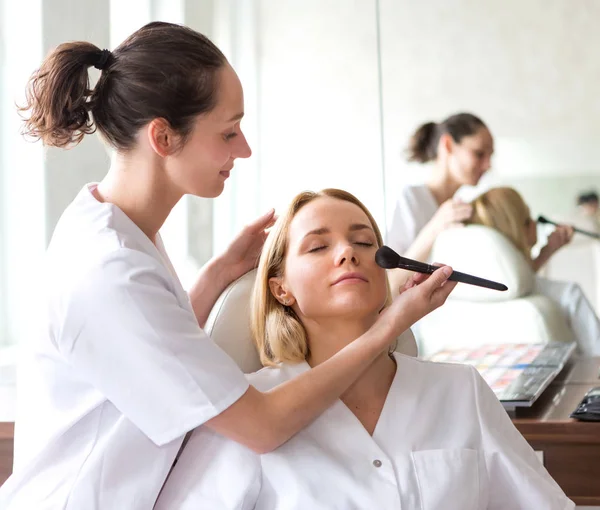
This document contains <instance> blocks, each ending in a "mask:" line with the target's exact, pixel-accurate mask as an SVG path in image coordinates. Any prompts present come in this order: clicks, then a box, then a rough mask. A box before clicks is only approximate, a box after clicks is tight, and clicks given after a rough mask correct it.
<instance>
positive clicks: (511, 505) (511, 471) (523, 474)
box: [471, 368, 575, 510]
mask: <svg viewBox="0 0 600 510" xmlns="http://www.w3.org/2000/svg"><path fill="white" fill-rule="evenodd" d="M471 370H472V372H471V373H472V376H473V384H474V387H475V404H476V406H477V411H478V416H479V423H480V427H481V442H482V449H483V453H484V456H485V462H486V468H487V472H488V484H489V503H488V507H487V508H488V510H508V509H517V508H544V509H545V510H571V509H574V508H575V505H574V504H573V502H572V501H570V500H569V499H568V498H567V497H566V496H565V494H564V492H563V491H562V489H561V488H560V487H559V486H558V484H557V483H556V482H555V481H554V480H553V479H552V477H551V476H550V475H549V474H548V472H547V471H546V469H545V468H544V466H543V465H542V463H541V462H540V461H539V459H538V457H537V456H536V455H535V453H534V451H533V449H532V448H531V447H530V446H529V444H527V442H526V441H525V439H524V438H523V436H522V435H521V434H520V433H519V431H518V430H517V429H516V428H515V426H514V425H513V423H512V422H511V420H510V418H509V417H508V414H507V413H506V411H505V410H504V408H503V407H502V404H501V403H500V401H499V400H498V398H497V397H496V395H494V392H493V391H492V390H491V389H490V387H489V386H488V385H487V383H486V382H485V381H484V380H483V378H482V377H481V376H480V375H479V373H478V372H477V370H476V369H475V368H472V369H471Z"/></svg>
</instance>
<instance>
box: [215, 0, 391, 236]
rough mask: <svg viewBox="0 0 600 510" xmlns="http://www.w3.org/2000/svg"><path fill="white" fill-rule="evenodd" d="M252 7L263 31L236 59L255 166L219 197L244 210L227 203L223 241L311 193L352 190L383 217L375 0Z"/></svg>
mask: <svg viewBox="0 0 600 510" xmlns="http://www.w3.org/2000/svg"><path fill="white" fill-rule="evenodd" d="M241 3H242V4H244V3H246V4H248V2H241ZM250 3H251V6H250V7H249V9H250V8H251V13H252V17H251V18H245V19H244V20H241V22H240V23H241V24H242V25H244V24H247V23H248V19H251V20H253V22H254V24H255V25H254V31H253V33H252V34H250V35H249V36H248V37H249V38H248V39H246V41H242V42H241V43H238V45H237V48H239V47H240V44H242V45H243V44H244V43H245V45H246V51H245V52H243V51H242V50H241V49H240V50H239V51H237V52H236V50H235V48H236V47H234V48H231V49H230V50H229V52H228V56H229V57H230V60H231V61H232V63H233V65H234V67H236V69H238V72H239V73H240V76H241V80H242V83H243V85H244V87H245V90H246V103H247V105H248V103H250V105H251V112H252V113H254V112H256V114H255V117H252V116H251V115H248V119H245V120H244V121H243V123H242V128H243V129H246V126H247V125H248V126H249V128H250V132H249V133H247V134H248V135H249V136H248V138H249V142H250V143H251V146H252V148H253V150H254V155H253V156H252V160H254V163H253V165H254V166H252V167H248V166H247V165H249V164H250V162H248V163H246V162H239V163H236V167H235V169H234V172H233V174H232V182H231V183H230V185H231V186H230V187H231V188H234V189H235V188H236V186H237V188H238V189H237V193H234V196H233V197H231V196H230V197H229V199H228V198H227V193H226V194H225V196H224V197H223V199H218V201H225V200H229V202H230V203H231V204H232V205H231V207H233V208H237V211H238V213H237V215H236V218H235V219H234V220H231V218H229V221H225V220H226V218H227V215H228V214H231V207H227V208H225V207H219V206H218V207H217V224H218V225H219V228H221V227H222V226H223V225H224V228H225V229H226V234H223V235H222V237H221V240H220V242H219V240H217V244H218V245H220V246H222V245H223V244H224V240H225V238H227V237H228V235H231V234H232V233H233V232H235V231H236V230H237V229H238V228H239V227H240V226H241V225H243V223H244V222H245V221H247V220H248V219H249V217H250V218H251V217H252V215H258V214H259V213H262V212H265V211H266V210H267V209H268V208H269V207H276V208H277V209H282V208H283V207H285V206H286V205H287V204H288V203H289V202H290V200H291V198H292V197H293V196H294V195H295V194H297V193H298V192H299V191H302V190H305V189H311V190H319V189H321V188H325V187H342V188H345V189H347V190H348V191H350V192H353V193H355V194H356V195H357V196H358V197H359V198H360V199H362V200H363V201H364V202H365V203H366V204H367V205H368V206H369V207H370V208H371V209H372V211H373V213H374V214H375V216H376V217H377V218H378V220H380V221H383V217H384V209H383V204H382V203H381V196H382V194H383V188H382V171H381V163H382V160H381V151H380V134H381V133H380V129H379V120H380V119H379V109H378V104H379V102H378V82H377V47H376V45H377V38H376V17H375V3H374V2H372V1H363V0H353V1H348V0H329V1H327V2H323V1H321V0H304V1H302V2H292V1H281V2H275V1H272V0H262V1H261V0H256V1H254V2H250ZM247 7H248V6H247ZM224 47H225V48H226V46H224ZM248 47H250V48H251V50H248V49H247V48H248ZM248 58H254V59H255V60H256V66H255V69H254V72H246V73H244V72H241V69H240V67H242V66H243V65H244V62H245V61H246V59H248ZM254 89H256V90H254ZM249 90H250V91H251V94H250V95H251V97H249V94H248V91H249ZM249 113H250V112H249ZM248 176H250V179H248ZM243 179H246V180H247V182H246V184H245V185H243V186H241V185H238V184H237V183H238V181H243ZM248 181H249V182H248ZM231 192H232V190H228V193H230V194H231Z"/></svg>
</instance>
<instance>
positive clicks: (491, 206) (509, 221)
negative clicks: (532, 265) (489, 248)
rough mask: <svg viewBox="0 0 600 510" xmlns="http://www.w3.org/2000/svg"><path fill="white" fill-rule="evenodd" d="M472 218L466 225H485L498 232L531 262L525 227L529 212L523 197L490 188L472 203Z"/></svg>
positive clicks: (529, 215) (511, 190)
mask: <svg viewBox="0 0 600 510" xmlns="http://www.w3.org/2000/svg"><path fill="white" fill-rule="evenodd" d="M472 205H473V216H472V217H471V220H470V221H468V222H466V223H467V224H469V223H470V224H476V225H485V226H486V227H491V228H493V229H496V230H498V231H499V232H501V233H502V234H504V235H505V236H506V237H508V239H509V240H510V241H511V242H512V243H513V244H514V245H515V246H516V247H517V249H518V250H519V251H520V252H522V253H523V254H524V255H525V257H526V258H527V260H531V248H530V246H529V244H528V242H527V231H526V226H527V223H528V222H529V221H531V212H530V210H529V207H528V206H527V204H526V203H525V201H524V200H523V197H522V196H521V195H520V194H519V193H518V192H517V191H516V190H514V189H513V188H492V189H491V190H489V191H487V192H485V193H484V194H483V195H480V196H479V197H477V198H476V199H475V200H473V202H472Z"/></svg>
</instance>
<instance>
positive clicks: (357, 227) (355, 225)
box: [303, 223, 373, 239]
mask: <svg viewBox="0 0 600 510" xmlns="http://www.w3.org/2000/svg"><path fill="white" fill-rule="evenodd" d="M365 229H366V230H371V231H373V229H372V228H371V227H369V225H366V224H364V223H353V224H352V225H350V227H349V228H348V231H349V232H357V231H358V230H365ZM330 232H331V230H329V229H328V228H327V227H321V228H316V229H314V230H311V231H310V232H307V233H306V235H305V236H304V238H303V239H306V238H307V237H308V236H312V235H316V236H320V235H323V234H329V233H330Z"/></svg>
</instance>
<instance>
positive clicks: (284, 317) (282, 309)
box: [250, 188, 391, 366]
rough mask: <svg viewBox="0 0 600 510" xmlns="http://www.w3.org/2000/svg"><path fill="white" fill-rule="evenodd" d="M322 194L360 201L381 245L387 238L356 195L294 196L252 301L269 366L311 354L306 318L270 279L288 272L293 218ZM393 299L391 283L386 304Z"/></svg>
mask: <svg viewBox="0 0 600 510" xmlns="http://www.w3.org/2000/svg"><path fill="white" fill-rule="evenodd" d="M320 197H330V198H335V199H338V200H343V201H345V202H350V203H352V204H354V205H357V206H358V207H360V208H361V210H362V211H363V212H364V213H365V214H366V215H367V218H369V221H370V223H371V226H372V227H373V231H374V232H375V236H376V238H377V245H378V247H380V246H382V245H383V238H382V236H381V232H380V231H379V227H378V226H377V223H376V222H375V219H374V218H373V216H372V215H371V213H370V212H369V210H368V209H367V208H366V207H365V206H364V204H363V203H362V202H361V201H360V200H358V198H356V197H355V196H354V195H352V194H351V193H348V192H347V191H343V190H340V189H334V188H328V189H324V190H322V191H319V192H313V191H304V192H302V193H300V194H298V195H296V197H295V198H294V199H293V200H292V203H291V204H290V205H289V207H288V208H287V210H286V211H285V212H284V213H283V214H282V215H281V216H279V219H278V220H277V222H276V223H275V225H274V226H273V228H272V230H271V232H270V233H269V236H268V237H267V240H266V242H265V246H264V248H263V251H262V254H261V256H260V261H259V263H258V271H257V275H256V281H255V283H254V289H253V295H252V305H251V313H250V317H251V329H252V336H253V338H254V342H255V344H256V346H257V348H258V352H259V355H260V360H261V362H262V364H263V365H265V366H270V365H271V366H272V365H275V364H277V363H281V362H284V361H287V362H293V363H299V362H301V361H304V360H305V359H306V358H307V356H308V354H309V350H308V339H307V336H306V330H305V329H304V326H303V325H302V322H301V321H300V319H299V318H298V316H297V315H296V313H295V312H294V310H293V309H292V308H290V307H287V306H284V305H282V304H281V303H280V302H279V301H278V300H277V299H275V296H273V294H272V292H271V288H270V286H269V280H270V279H271V278H274V277H282V276H283V275H284V273H285V257H286V254H287V250H288V233H289V228H290V224H291V222H292V220H293V219H294V217H295V216H296V214H297V213H298V211H299V210H300V209H302V208H303V207H304V206H305V205H306V204H309V203H310V202H312V201H314V200H316V199H317V198H320ZM390 301H391V294H390V288H389V283H388V284H387V298H386V303H385V305H386V306H387V305H388V304H389V303H390Z"/></svg>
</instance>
